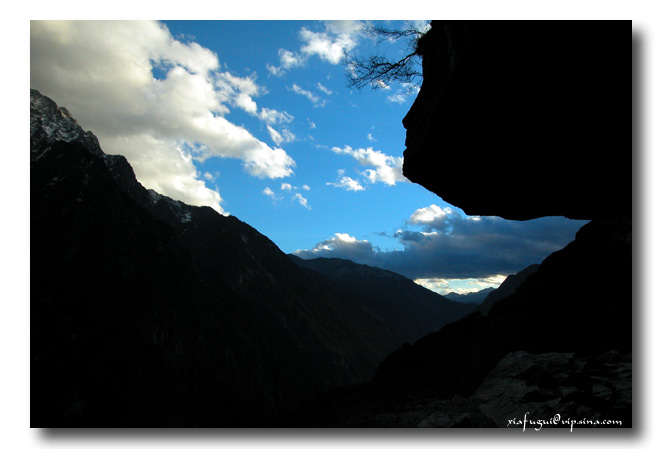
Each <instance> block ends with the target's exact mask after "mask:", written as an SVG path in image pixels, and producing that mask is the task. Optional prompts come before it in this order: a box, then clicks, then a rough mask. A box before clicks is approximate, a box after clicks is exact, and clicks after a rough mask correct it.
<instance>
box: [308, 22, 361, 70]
mask: <svg viewBox="0 0 662 449" xmlns="http://www.w3.org/2000/svg"><path fill="white" fill-rule="evenodd" d="M299 34H300V36H301V39H302V40H303V42H304V45H303V46H302V47H301V49H300V51H301V52H302V53H303V54H304V55H308V56H311V55H317V56H319V57H320V58H321V59H322V60H324V61H327V62H330V63H331V64H338V63H340V61H342V58H343V56H344V55H345V53H346V52H348V51H350V50H351V49H353V48H354V47H356V46H357V45H358V43H357V41H356V40H355V39H354V37H353V34H354V33H353V32H352V33H347V32H345V31H344V30H341V29H340V28H338V27H335V26H333V25H331V26H329V25H327V32H324V33H317V32H314V31H310V30H309V29H307V28H302V29H301V31H300V32H299Z"/></svg>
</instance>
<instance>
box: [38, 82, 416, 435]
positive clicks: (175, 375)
mask: <svg viewBox="0 0 662 449" xmlns="http://www.w3.org/2000/svg"><path fill="white" fill-rule="evenodd" d="M30 106H31V115H30V151H31V159H30V166H31V176H30V201H31V204H30V207H31V220H30V240H31V249H30V256H31V266H30V276H31V299H30V301H31V424H32V426H34V427H72V426H73V427H91V426H92V427H133V426H140V427H152V426H154V427H163V426H178V427H189V426H207V427H243V426H249V427H253V426H289V425H296V426H309V425H319V423H320V422H323V417H322V416H321V415H320V412H319V410H318V408H317V406H316V397H317V396H318V394H319V393H320V392H323V391H325V390H327V389H328V388H330V387H333V386H338V385H347V384H350V383H356V382H361V381H366V380H369V378H370V377H371V376H372V374H373V373H374V371H375V369H376V367H377V365H378V363H379V361H381V360H382V359H383V358H384V357H385V356H386V355H387V354H388V353H389V352H390V351H392V350H394V349H396V348H397V347H399V346H400V345H401V344H402V343H403V342H404V341H406V340H407V337H406V336H403V333H402V332H400V331H398V329H399V328H401V327H402V326H401V325H400V324H399V322H398V320H397V318H398V317H397V315H396V314H390V315H389V314H387V315H385V316H379V317H376V316H373V315H371V314H370V313H368V312H366V307H364V306H363V305H361V301H364V299H363V297H362V295H361V294H360V293H357V292H352V293H351V294H350V295H343V294H341V292H339V291H337V290H329V289H327V287H328V283H330V282H332V281H330V280H328V279H326V278H323V277H322V276H320V275H319V274H318V273H316V272H311V271H309V270H303V269H301V268H299V267H298V266H297V265H296V264H295V263H294V262H293V261H292V260H291V259H290V258H289V257H288V256H287V255H285V254H284V253H282V252H281V251H280V250H279V249H278V248H277V247H276V245H274V244H273V242H271V241H270V240H269V239H267V238H266V237H264V236H263V235H261V234H260V233H259V232H257V231H256V230H255V229H253V228H252V227H250V226H249V225H247V224H246V223H243V222H241V221H240V220H238V219H237V218H235V217H226V216H223V215H220V214H218V213H217V212H216V211H214V210H213V209H211V208H208V207H196V206H190V205H187V204H184V203H182V202H179V201H175V200H172V199H170V198H167V197H165V196H162V195H159V194H158V193H156V192H154V191H150V190H147V189H145V188H144V187H143V186H142V185H140V183H138V182H137V181H136V179H135V175H134V173H133V170H132V169H131V166H130V164H129V163H128V162H127V161H126V159H125V158H124V157H122V156H113V155H106V154H104V153H103V151H102V150H101V148H100V146H99V143H98V140H97V139H96V137H95V136H94V135H93V134H92V133H91V132H85V131H83V130H82V129H81V128H80V126H78V124H77V123H76V121H75V120H74V119H73V118H72V117H71V115H70V114H69V113H68V112H67V111H66V109H63V108H58V106H57V105H56V104H55V103H54V102H53V101H52V100H50V99H48V98H46V97H44V96H42V95H41V94H39V92H37V91H35V90H31V92H30ZM368 302H369V300H368ZM393 319H395V322H394V321H390V320H393ZM320 420H322V421H320Z"/></svg>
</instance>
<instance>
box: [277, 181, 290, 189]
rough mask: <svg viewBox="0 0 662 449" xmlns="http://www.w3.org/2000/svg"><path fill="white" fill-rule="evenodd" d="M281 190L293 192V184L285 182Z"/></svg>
mask: <svg viewBox="0 0 662 449" xmlns="http://www.w3.org/2000/svg"><path fill="white" fill-rule="evenodd" d="M280 190H292V184H288V183H287V182H284V183H282V184H281V185H280Z"/></svg>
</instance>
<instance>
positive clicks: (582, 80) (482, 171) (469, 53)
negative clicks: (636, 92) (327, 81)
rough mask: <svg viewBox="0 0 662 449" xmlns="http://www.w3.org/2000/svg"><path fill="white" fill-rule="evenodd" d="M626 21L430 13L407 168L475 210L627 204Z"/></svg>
mask: <svg viewBox="0 0 662 449" xmlns="http://www.w3.org/2000/svg"><path fill="white" fill-rule="evenodd" d="M630 28H631V26H630V22H628V21H623V22H582V21H579V22H575V21H573V22H563V23H559V22H553V21H542V22H540V21H515V22H511V21H495V22H492V21H476V22H471V21H469V22H454V21H433V22H432V29H431V30H430V31H429V32H428V33H427V34H426V35H425V36H424V37H423V38H422V39H421V40H420V42H419V53H420V54H421V55H422V58H423V85H422V87H421V91H420V93H419V95H418V97H417V98H416V101H415V102H414V104H413V106H412V108H411V110H410V111H409V113H408V114H407V116H406V117H405V118H404V120H403V123H404V126H405V128H407V140H406V146H407V149H406V151H405V153H404V174H405V176H406V177H408V178H409V179H411V180H412V181H413V182H416V183H419V184H421V185H423V186H424V187H426V188H427V189H428V190H431V191H433V192H435V193H436V194H437V195H439V196H440V197H441V198H442V199H444V200H445V201H447V202H449V203H451V204H453V205H455V206H458V207H460V208H462V209H463V210H464V211H465V212H466V213H467V214H472V215H498V216H501V217H504V218H508V219H530V218H536V217H541V216H550V215H564V216H566V217H569V218H577V219H593V218H606V217H613V216H623V215H628V216H629V215H630V213H631V205H632V199H631V192H632V170H631V167H632V151H631V149H632V132H631V111H632V105H631V42H630V39H631V38H630V35H631V29H630Z"/></svg>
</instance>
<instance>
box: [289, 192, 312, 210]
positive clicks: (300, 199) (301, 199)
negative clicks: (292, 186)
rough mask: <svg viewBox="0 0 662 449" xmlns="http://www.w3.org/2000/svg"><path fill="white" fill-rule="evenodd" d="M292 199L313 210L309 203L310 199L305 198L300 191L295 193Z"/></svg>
mask: <svg viewBox="0 0 662 449" xmlns="http://www.w3.org/2000/svg"><path fill="white" fill-rule="evenodd" d="M292 201H296V202H298V203H299V204H301V205H302V206H303V207H305V208H306V209H308V210H311V209H312V208H311V207H310V206H309V205H308V200H307V199H306V198H304V196H303V195H301V194H300V193H295V194H294V196H293V197H292Z"/></svg>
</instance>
